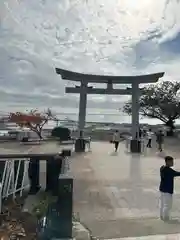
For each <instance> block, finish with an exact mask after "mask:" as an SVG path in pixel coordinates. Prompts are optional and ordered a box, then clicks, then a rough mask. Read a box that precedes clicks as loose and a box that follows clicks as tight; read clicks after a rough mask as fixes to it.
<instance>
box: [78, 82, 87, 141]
mask: <svg viewBox="0 0 180 240" xmlns="http://www.w3.org/2000/svg"><path fill="white" fill-rule="evenodd" d="M87 85H88V83H87V82H85V81H81V86H80V99H79V118H78V130H79V137H81V138H83V137H84V128H85V124H86V107H87Z"/></svg>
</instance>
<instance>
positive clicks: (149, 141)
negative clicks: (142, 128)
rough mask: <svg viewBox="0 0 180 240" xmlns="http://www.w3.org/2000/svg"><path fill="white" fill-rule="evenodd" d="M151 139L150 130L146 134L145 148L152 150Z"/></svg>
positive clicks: (151, 133)
mask: <svg viewBox="0 0 180 240" xmlns="http://www.w3.org/2000/svg"><path fill="white" fill-rule="evenodd" d="M152 137H153V132H152V131H151V129H149V131H148V132H147V139H148V143H147V148H152Z"/></svg>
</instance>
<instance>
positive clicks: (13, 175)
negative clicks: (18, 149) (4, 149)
mask: <svg viewBox="0 0 180 240" xmlns="http://www.w3.org/2000/svg"><path fill="white" fill-rule="evenodd" d="M70 154H71V152H70V151H69V150H64V151H62V152H61V153H53V154H1V155H0V212H1V211H2V200H3V199H6V198H8V197H9V196H12V197H13V198H15V197H16V195H17V194H20V196H22V193H23V191H24V190H25V189H28V188H29V187H30V191H31V192H33V193H34V194H35V193H36V192H37V191H38V186H39V161H41V160H45V161H46V169H47V171H46V175H45V177H46V187H47V188H49V189H52V188H53V189H54V188H55V187H56V186H57V184H56V182H57V181H58V175H59V173H61V174H63V173H65V172H66V171H67V170H66V169H67V163H66V161H67V160H68V158H67V156H70ZM55 170H56V171H57V174H56V175H57V176H55V172H54V171H55ZM55 181H56V182H55Z"/></svg>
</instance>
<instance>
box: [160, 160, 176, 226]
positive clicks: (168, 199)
mask: <svg viewBox="0 0 180 240" xmlns="http://www.w3.org/2000/svg"><path fill="white" fill-rule="evenodd" d="M173 165H174V159H173V157H171V156H166V157H165V165H164V166H161V168H160V177H161V182H160V186H159V190H160V193H161V199H160V218H161V220H163V221H169V220H170V212H171V208H172V200H173V199H172V197H173V192H174V177H178V176H180V172H177V171H175V170H173V169H172V168H171V167H172V166H173Z"/></svg>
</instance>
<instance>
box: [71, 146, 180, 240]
mask: <svg viewBox="0 0 180 240" xmlns="http://www.w3.org/2000/svg"><path fill="white" fill-rule="evenodd" d="M166 154H172V152H171V150H170V151H168V150H167V149H166ZM162 164H164V160H163V158H162V156H160V155H159V154H158V153H156V152H155V151H154V150H148V151H147V152H146V153H145V154H143V155H138V154H133V155H132V154H130V153H127V152H126V148H125V144H124V143H121V144H120V148H119V152H118V153H117V154H115V153H114V152H113V146H112V145H111V144H110V143H105V142H104V143H103V142H101V143H100V142H93V143H92V151H91V152H87V153H85V154H78V155H75V156H74V157H72V159H71V172H72V174H73V176H74V179H75V180H74V212H75V213H76V215H77V216H78V218H79V219H80V221H81V222H82V223H83V224H84V225H85V226H87V228H88V229H90V231H91V232H92V235H93V236H96V237H100V238H102V239H112V238H120V237H136V236H137V237H138V236H147V235H157V234H160V235H161V234H170V233H178V232H180V224H179V223H177V222H173V224H172V223H171V224H167V223H164V222H162V221H160V220H159V192H158V187H159V180H160V179H159V168H160V166H161V165H162ZM175 168H176V169H179V170H180V158H179V159H178V158H177V159H176V161H175ZM172 216H173V218H176V219H178V218H179V219H180V178H176V180H175V195H174V205H173V212H172ZM132 239H133V240H134V238H132ZM135 239H138V238H135ZM143 239H146V238H143ZM147 239H149V238H147ZM159 239H164V238H159ZM169 239H171V238H169ZM172 239H174V238H172Z"/></svg>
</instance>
